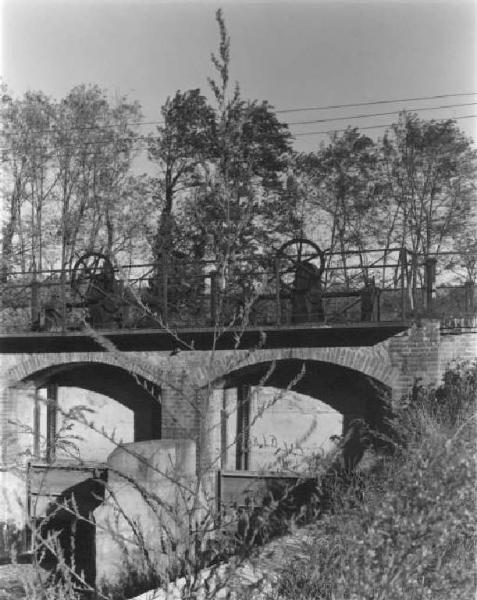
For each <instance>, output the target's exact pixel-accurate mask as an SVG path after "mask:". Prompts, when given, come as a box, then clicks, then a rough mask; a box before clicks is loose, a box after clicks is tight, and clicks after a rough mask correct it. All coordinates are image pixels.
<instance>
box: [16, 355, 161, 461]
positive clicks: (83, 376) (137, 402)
mask: <svg viewBox="0 0 477 600" xmlns="http://www.w3.org/2000/svg"><path fill="white" fill-rule="evenodd" d="M27 381H28V382H30V383H33V385H34V387H35V389H36V394H35V406H34V413H35V414H34V451H33V455H34V456H37V457H39V458H45V459H46V460H50V461H51V460H53V458H54V457H56V458H60V457H61V458H67V457H68V454H69V453H70V454H71V453H72V454H73V455H74V454H75V453H76V455H77V456H76V457H77V458H80V459H82V460H96V461H98V462H102V461H104V460H105V459H106V458H107V456H108V455H109V454H110V453H111V452H112V451H113V450H114V448H115V446H116V445H117V443H118V442H123V443H127V442H132V441H135V442H138V441H145V440H153V439H160V438H161V398H160V389H159V388H158V387H157V386H156V385H154V384H152V383H151V382H149V381H147V380H145V379H143V378H140V377H138V376H136V375H133V374H131V373H130V372H128V371H126V370H124V369H121V368H119V367H116V366H113V365H108V364H104V363H86V362H78V363H69V364H61V365H55V366H53V367H49V368H47V369H44V370H41V371H38V372H36V373H34V374H33V375H31V376H30V377H28V378H27ZM89 423H92V426H91V425H89ZM61 432H63V433H65V434H66V436H65V435H64V436H63V438H62V436H61ZM67 437H69V438H70V439H71V440H75V442H74V445H68V441H67V439H66V438H67ZM74 446H76V448H75V447H74ZM72 457H73V456H72Z"/></svg>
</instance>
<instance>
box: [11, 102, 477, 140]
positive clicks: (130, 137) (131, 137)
mask: <svg viewBox="0 0 477 600" xmlns="http://www.w3.org/2000/svg"><path fill="white" fill-rule="evenodd" d="M475 105H477V102H464V103H461V104H445V105H441V106H428V107H425V108H424V107H423V108H412V109H406V110H408V111H409V112H416V111H426V110H443V109H449V108H460V107H464V106H475ZM398 112H401V111H400V110H396V111H386V112H381V113H369V114H359V115H347V116H343V117H326V118H324V119H314V120H311V121H295V122H291V123H288V125H290V126H291V125H311V124H315V123H331V122H333V121H347V120H353V119H366V118H371V117H380V116H389V115H394V114H397V113H398ZM450 118H451V119H459V118H461V117H450ZM466 118H467V117H466ZM151 122H152V121H149V122H148V123H151ZM361 129H365V128H364V127H361ZM72 130H74V128H72ZM295 135H305V134H300V133H299V134H295ZM147 140H148V136H147V135H125V136H122V137H117V138H114V139H99V140H89V141H86V142H85V143H84V144H68V145H64V146H63V145H61V144H59V145H50V146H47V147H45V148H44V149H43V150H44V151H45V152H49V151H53V150H54V149H55V148H61V149H65V150H66V149H75V148H83V147H84V148H85V147H90V146H101V145H107V144H120V143H121V142H126V143H127V142H136V141H147ZM8 150H13V148H12V147H11V146H10V147H8V146H5V147H2V148H0V151H8Z"/></svg>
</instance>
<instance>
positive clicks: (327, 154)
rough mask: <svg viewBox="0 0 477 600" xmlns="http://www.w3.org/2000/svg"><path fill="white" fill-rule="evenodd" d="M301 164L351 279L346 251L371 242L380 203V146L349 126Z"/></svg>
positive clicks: (314, 204)
mask: <svg viewBox="0 0 477 600" xmlns="http://www.w3.org/2000/svg"><path fill="white" fill-rule="evenodd" d="M297 168H298V171H299V172H300V173H301V174H302V185H303V184H307V185H308V186H309V188H310V187H311V192H312V194H311V197H310V199H309V201H308V205H309V206H310V208H311V209H312V211H313V212H315V213H316V212H318V213H321V214H322V215H323V217H324V219H323V220H324V221H325V223H327V224H328V228H329V232H322V235H323V237H324V238H325V239H326V240H327V244H329V247H330V248H331V250H332V251H334V250H336V249H337V250H338V251H339V252H341V259H342V263H343V268H344V275H345V281H346V283H349V275H348V271H347V255H346V252H347V250H349V249H350V248H353V249H358V250H361V251H364V250H365V248H366V247H367V246H368V244H369V241H370V235H369V234H370V223H371V221H372V215H373V213H374V212H375V210H376V208H377V206H376V199H377V193H378V189H379V182H378V181H377V177H376V174H377V153H376V148H375V145H374V143H373V141H372V140H371V139H370V138H369V137H367V136H365V135H363V134H361V133H359V131H358V129H357V128H348V129H347V130H346V131H345V132H344V133H343V134H342V135H338V134H336V133H335V134H333V135H332V137H331V139H330V142H329V144H328V145H326V146H325V145H324V144H323V145H322V146H321V148H320V149H319V150H318V151H317V152H316V153H309V154H302V155H300V156H299V157H298V158H297ZM303 180H304V181H303ZM361 258H362V260H363V255H361Z"/></svg>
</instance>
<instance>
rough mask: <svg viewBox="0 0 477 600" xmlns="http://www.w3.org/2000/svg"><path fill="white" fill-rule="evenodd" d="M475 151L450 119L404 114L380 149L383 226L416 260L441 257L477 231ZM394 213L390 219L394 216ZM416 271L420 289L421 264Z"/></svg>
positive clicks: (413, 266) (415, 276)
mask: <svg viewBox="0 0 477 600" xmlns="http://www.w3.org/2000/svg"><path fill="white" fill-rule="evenodd" d="M475 159H476V152H475V150H474V149H473V148H472V145H471V140H470V139H468V138H467V137H466V136H465V135H464V134H463V132H462V131H460V130H459V128H458V127H457V125H456V122H455V121H454V120H452V119H448V120H443V121H435V120H431V121H425V120H421V119H419V118H418V117H417V116H416V115H415V114H408V113H402V114H401V116H400V119H399V122H398V123H396V124H395V125H393V126H392V128H391V131H390V132H388V133H386V135H385V136H384V139H383V140H382V145H381V160H382V165H383V170H382V174H383V183H384V185H385V194H386V196H387V198H388V202H389V203H388V204H386V205H385V209H386V210H385V211H383V212H382V218H381V224H384V223H385V222H386V223H388V225H387V226H386V227H385V228H384V231H386V232H387V233H386V235H387V236H388V238H392V239H393V240H395V241H396V242H398V243H399V244H400V245H402V246H406V247H407V248H409V249H410V250H412V252H413V253H414V254H413V255H414V256H416V255H417V254H421V255H424V256H427V255H429V254H431V253H434V254H439V252H441V251H442V250H443V249H450V248H452V247H453V246H454V243H453V240H454V239H455V238H460V237H462V235H464V237H465V235H466V234H465V232H468V231H470V230H471V228H472V227H475V221H474V219H473V218H472V205H473V202H474V201H475ZM391 214H392V219H390V215H391ZM411 266H412V278H413V283H414V285H416V278H417V268H418V265H417V259H414V261H413V264H412V265H411Z"/></svg>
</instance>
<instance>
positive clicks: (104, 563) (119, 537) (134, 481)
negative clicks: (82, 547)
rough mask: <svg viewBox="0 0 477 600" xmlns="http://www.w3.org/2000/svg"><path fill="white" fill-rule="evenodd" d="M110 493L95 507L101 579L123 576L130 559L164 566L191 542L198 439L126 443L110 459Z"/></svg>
mask: <svg viewBox="0 0 477 600" xmlns="http://www.w3.org/2000/svg"><path fill="white" fill-rule="evenodd" d="M108 465H109V467H110V470H109V475H108V485H107V497H106V500H105V502H104V504H103V505H101V506H100V507H99V508H98V509H96V511H95V520H96V559H97V578H98V580H101V579H105V580H108V581H117V580H118V578H120V576H121V573H122V572H123V571H124V567H125V560H129V561H130V562H131V563H132V564H134V565H136V566H137V567H138V568H139V569H145V568H147V561H146V560H145V557H146V555H149V556H150V557H151V559H152V560H153V561H154V562H155V564H156V566H159V567H160V568H162V569H163V570H164V572H166V571H167V569H168V568H169V567H170V566H171V561H172V560H173V559H174V558H176V557H178V556H179V554H180V553H181V552H184V549H186V548H188V544H189V528H190V527H192V525H193V523H191V522H190V521H189V513H190V510H191V497H192V495H193V491H194V489H195V488H194V483H195V471H196V455H195V443H194V442H193V441H192V440H152V441H150V442H138V443H133V444H126V445H125V446H124V448H117V449H116V450H115V451H114V452H113V453H112V454H111V455H110V457H109V458H108Z"/></svg>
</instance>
